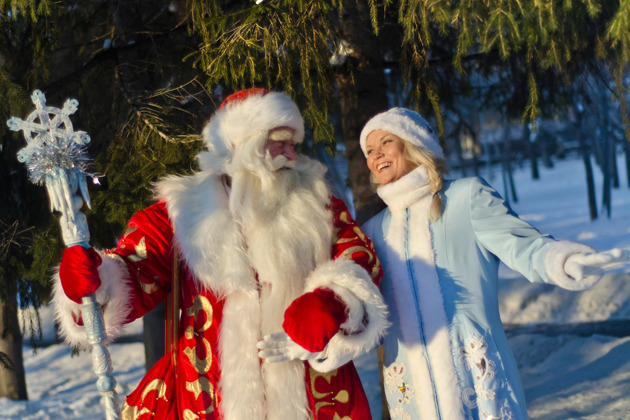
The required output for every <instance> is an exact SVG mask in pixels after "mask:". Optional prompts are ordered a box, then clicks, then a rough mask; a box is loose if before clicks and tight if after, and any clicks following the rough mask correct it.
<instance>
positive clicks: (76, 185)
mask: <svg viewBox="0 0 630 420" xmlns="http://www.w3.org/2000/svg"><path fill="white" fill-rule="evenodd" d="M31 99H32V101H33V103H34V104H35V110H34V111H33V112H32V113H31V114H30V115H29V116H28V117H27V118H26V121H23V120H21V119H20V118H17V117H13V118H11V119H9V120H8V121H7V125H8V126H9V128H10V129H11V130H13V131H22V132H23V133H24V138H25V139H26V143H27V145H26V147H24V148H23V149H21V150H20V151H19V152H18V155H17V156H18V160H19V161H20V162H23V163H24V164H26V167H27V169H28V174H29V178H30V180H31V181H32V182H33V183H34V184H38V185H42V184H44V185H45V186H46V189H47V191H48V197H49V199H50V210H51V211H59V212H61V213H62V216H61V220H60V223H61V228H62V232H63V240H64V243H65V244H66V246H72V245H76V244H88V243H89V241H90V233H89V230H88V228H87V221H86V219H85V215H84V214H83V213H81V212H80V211H79V210H80V209H81V207H82V205H83V202H84V201H85V204H86V205H87V206H88V208H91V204H90V196H89V194H88V190H87V184H86V174H87V175H89V176H94V175H93V174H90V173H87V172H86V171H87V168H88V162H89V161H90V159H89V158H88V156H87V152H86V150H85V145H86V144H87V143H89V142H90V136H89V135H88V134H87V133H86V132H84V131H74V130H73V127H72V122H71V121H70V117H69V116H70V115H71V114H74V113H75V112H76V111H77V109H78V107H79V102H78V101H77V100H76V99H68V100H66V102H65V104H64V106H63V109H59V108H55V107H51V106H46V97H45V96H44V94H43V93H42V92H41V91H39V90H36V91H35V92H33V95H32V96H31ZM77 192H80V196H79V195H77V194H76V193H77Z"/></svg>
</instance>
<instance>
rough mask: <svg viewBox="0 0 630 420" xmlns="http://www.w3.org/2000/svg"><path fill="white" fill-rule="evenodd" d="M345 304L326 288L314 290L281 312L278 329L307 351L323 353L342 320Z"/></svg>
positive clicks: (343, 319)
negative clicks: (279, 327) (281, 329)
mask: <svg viewBox="0 0 630 420" xmlns="http://www.w3.org/2000/svg"><path fill="white" fill-rule="evenodd" d="M347 317H348V315H347V314H346V305H345V304H344V303H343V302H342V301H341V300H340V299H339V298H337V295H335V292H333V291H332V290H330V289H325V288H318V289H315V290H313V291H312V292H308V293H305V294H303V295H302V296H300V297H298V298H297V299H295V300H294V301H293V302H292V303H291V305H289V307H288V308H287V310H286V311H285V312H284V322H283V323H282V328H283V329H284V331H286V333H287V335H288V336H289V338H291V340H292V341H293V342H295V343H296V344H299V345H300V346H301V347H302V348H304V349H305V350H308V351H309V352H313V353H318V352H321V351H322V350H324V347H326V345H327V344H328V342H329V341H330V339H331V338H332V337H333V336H334V335H335V334H337V332H338V331H339V329H340V328H341V324H343V323H344V322H345V321H346V318H347Z"/></svg>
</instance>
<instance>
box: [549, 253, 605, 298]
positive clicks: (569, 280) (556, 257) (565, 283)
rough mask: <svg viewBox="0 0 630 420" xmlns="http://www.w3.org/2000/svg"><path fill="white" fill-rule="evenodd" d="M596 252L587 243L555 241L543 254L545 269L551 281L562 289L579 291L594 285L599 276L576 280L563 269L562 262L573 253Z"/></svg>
mask: <svg viewBox="0 0 630 420" xmlns="http://www.w3.org/2000/svg"><path fill="white" fill-rule="evenodd" d="M592 252H597V251H595V250H594V249H593V248H591V247H590V246H588V245H584V244H580V243H577V242H571V241H557V242H555V243H554V244H553V245H551V246H550V247H549V250H548V251H547V253H546V254H545V271H546V272H547V275H548V276H549V278H550V279H551V280H552V281H553V283H554V284H555V285H557V286H559V287H562V288H563V289H567V290H573V291H580V290H585V289H588V288H590V287H592V286H594V285H595V284H596V283H597V282H598V281H599V280H600V278H601V277H597V276H589V277H587V278H586V279H583V280H580V281H577V280H575V279H574V278H573V277H571V276H569V275H568V274H567V273H566V272H565V271H564V263H565V262H566V261H567V258H569V257H570V256H571V255H573V254H581V253H592Z"/></svg>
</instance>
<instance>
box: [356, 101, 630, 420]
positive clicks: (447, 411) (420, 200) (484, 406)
mask: <svg viewBox="0 0 630 420" xmlns="http://www.w3.org/2000/svg"><path fill="white" fill-rule="evenodd" d="M360 141H361V147H362V150H363V152H364V154H365V156H366V158H367V165H368V167H369V169H370V171H371V172H372V181H373V184H374V185H375V186H376V188H377V189H376V191H377V193H378V195H379V196H380V197H381V198H382V199H383V201H384V202H385V203H386V204H387V208H386V209H385V210H383V211H382V212H381V213H379V214H378V215H376V216H374V217H373V218H372V219H370V220H369V221H368V222H367V223H366V224H365V225H364V226H363V228H364V231H365V233H366V234H367V235H368V236H369V237H370V238H371V239H372V240H373V242H374V245H375V248H376V252H377V254H378V255H379V258H380V260H381V263H382V264H383V268H384V272H385V277H384V279H383V282H382V286H381V291H382V293H383V296H384V298H385V300H386V303H387V304H388V305H389V308H390V314H391V319H390V320H391V322H392V324H393V325H392V327H391V329H390V332H389V334H388V336H387V337H386V338H385V341H384V366H383V369H384V371H383V373H384V381H385V393H386V397H387V401H388V404H389V409H390V413H391V417H392V419H414V420H416V419H422V420H424V419H445V420H456V419H484V420H489V419H526V418H527V410H526V407H525V398H524V395H523V389H522V386H521V382H520V379H519V374H518V370H517V365H516V362H515V360H514V358H513V355H512V353H511V350H510V348H509V345H508V341H507V339H506V336H505V333H504V330H503V326H502V324H501V319H500V317H499V308H498V302H497V280H498V268H499V262H500V261H503V262H504V263H505V264H506V265H508V266H509V267H511V268H512V269H514V270H516V271H518V272H520V273H522V274H523V275H524V276H525V277H526V278H527V279H529V280H530V281H533V282H545V283H550V284H555V285H557V286H559V287H562V288H564V289H569V290H584V289H587V288H589V287H591V286H592V285H594V284H595V283H596V282H597V281H598V280H599V278H600V277H601V275H602V274H603V269H602V268H601V266H602V265H604V264H608V263H611V262H615V261H622V260H624V261H625V260H627V259H628V252H627V251H621V250H618V249H616V250H610V251H607V252H602V253H597V252H596V251H595V250H593V249H592V248H590V247H588V246H586V245H583V244H579V243H575V242H569V241H557V240H555V239H553V238H552V237H551V236H549V235H544V234H541V233H540V232H538V231H537V230H536V229H535V228H534V227H532V226H531V225H529V224H528V223H526V222H525V221H523V220H521V219H519V218H518V216H517V215H516V214H515V213H514V212H513V211H512V210H511V209H510V208H509V207H508V205H507V204H506V203H505V202H504V201H503V199H501V197H500V196H499V194H498V193H497V192H496V191H495V190H494V189H493V188H492V187H491V186H489V185H488V184H487V183H486V182H485V181H484V180H482V179H480V178H465V179H459V180H446V179H444V175H445V174H446V172H447V169H446V161H445V159H444V153H443V151H442V148H441V147H440V144H439V141H438V138H437V137H436V135H435V133H434V132H433V130H432V129H431V127H430V126H429V124H427V122H426V121H425V120H424V119H423V118H422V116H420V115H419V114H418V113H416V112H413V111H411V110H408V109H404V108H393V109H390V110H389V111H387V112H384V113H381V114H378V115H376V116H375V117H373V118H372V119H370V120H369V121H368V122H367V124H366V125H365V127H364V128H363V130H362V132H361V137H360Z"/></svg>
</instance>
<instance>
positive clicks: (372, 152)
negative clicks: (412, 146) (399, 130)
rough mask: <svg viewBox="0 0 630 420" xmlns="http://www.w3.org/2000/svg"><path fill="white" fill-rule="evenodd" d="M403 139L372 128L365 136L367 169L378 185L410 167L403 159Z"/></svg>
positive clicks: (406, 171)
mask: <svg viewBox="0 0 630 420" xmlns="http://www.w3.org/2000/svg"><path fill="white" fill-rule="evenodd" d="M404 150H405V140H403V139H401V138H400V137H398V136H397V135H395V134H392V133H390V132H389V131H385V130H380V129H379V130H374V131H372V132H371V133H370V134H369V135H368V136H367V138H366V141H365V151H366V152H367V165H368V169H369V170H370V171H371V172H372V173H373V174H374V175H375V176H376V179H377V181H378V182H379V184H380V185H385V184H389V183H390V182H394V181H396V180H398V179H400V178H401V177H403V176H404V175H406V174H408V173H409V172H410V171H411V170H412V169H413V167H412V165H411V164H410V163H409V162H408V161H406V160H405V158H404V156H403V151H404Z"/></svg>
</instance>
